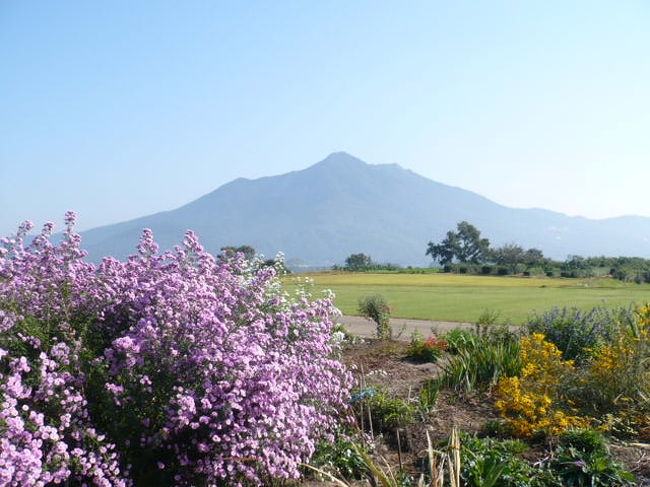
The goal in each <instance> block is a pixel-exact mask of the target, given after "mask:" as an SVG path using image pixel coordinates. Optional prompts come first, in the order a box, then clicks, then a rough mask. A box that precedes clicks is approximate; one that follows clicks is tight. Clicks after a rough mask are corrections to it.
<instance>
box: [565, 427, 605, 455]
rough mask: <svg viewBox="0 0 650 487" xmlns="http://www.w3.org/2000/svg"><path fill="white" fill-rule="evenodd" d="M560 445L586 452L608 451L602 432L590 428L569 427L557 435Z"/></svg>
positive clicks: (603, 452) (602, 452)
mask: <svg viewBox="0 0 650 487" xmlns="http://www.w3.org/2000/svg"><path fill="white" fill-rule="evenodd" d="M558 439H559V442H560V446H562V447H564V448H575V449H577V450H580V451H583V452H585V453H588V454H597V453H600V454H605V453H607V452H608V449H607V442H606V441H605V437H604V436H603V435H602V433H600V432H598V431H596V430H592V429H588V428H586V429H571V430H567V431H565V432H564V433H562V434H561V435H560V436H559V437H558Z"/></svg>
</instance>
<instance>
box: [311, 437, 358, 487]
mask: <svg viewBox="0 0 650 487" xmlns="http://www.w3.org/2000/svg"><path fill="white" fill-rule="evenodd" d="M359 442H360V439H359V438H356V437H355V435H352V434H346V433H343V432H341V433H339V434H337V435H336V437H335V438H334V441H320V442H319V443H318V444H317V445H316V451H315V452H314V456H313V457H312V459H311V463H310V464H311V465H312V466H313V467H316V468H318V469H320V470H322V471H324V472H327V473H329V474H331V475H334V476H336V477H340V478H345V479H348V480H360V479H362V478H363V477H364V476H366V475H367V474H368V467H367V465H366V462H365V461H364V459H363V457H362V456H361V455H360V452H359V449H358V448H357V447H356V444H357V443H359Z"/></svg>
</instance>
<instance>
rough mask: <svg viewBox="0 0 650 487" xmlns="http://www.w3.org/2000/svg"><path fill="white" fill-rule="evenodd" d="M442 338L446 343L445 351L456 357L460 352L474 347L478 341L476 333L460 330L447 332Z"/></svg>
mask: <svg viewBox="0 0 650 487" xmlns="http://www.w3.org/2000/svg"><path fill="white" fill-rule="evenodd" d="M443 338H444V339H445V341H446V342H447V351H448V352H449V353H451V354H453V355H457V354H458V353H460V351H461V350H464V349H467V348H473V347H475V346H476V341H477V340H478V337H477V335H476V333H474V332H472V331H470V330H461V329H456V330H451V331H448V332H447V333H445V334H444V335H443Z"/></svg>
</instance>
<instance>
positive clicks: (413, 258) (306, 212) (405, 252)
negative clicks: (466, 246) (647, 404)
mask: <svg viewBox="0 0 650 487" xmlns="http://www.w3.org/2000/svg"><path fill="white" fill-rule="evenodd" d="M461 220H467V221H469V222H471V223H473V224H475V225H476V226H478V227H479V229H480V230H481V231H482V232H483V233H484V234H485V235H486V236H487V237H489V238H490V239H491V240H492V241H493V242H495V243H497V244H499V243H504V242H510V241H515V242H518V243H520V244H522V245H525V246H535V247H539V248H542V249H543V250H544V252H545V253H546V254H547V255H550V256H553V257H557V258H564V257H566V255H567V254H570V253H575V254H583V255H596V254H598V255H600V254H605V255H640V256H650V218H643V217H621V218H612V219H605V220H590V219H586V218H580V217H568V216H566V215H562V214H560V213H555V212H551V211H547V210H539V209H513V208H507V207H504V206H501V205H498V204H496V203H494V202H492V201H490V200H488V199H486V198H484V197H482V196H480V195H477V194H475V193H472V192H470V191H466V190H463V189H460V188H454V187H451V186H447V185H444V184H440V183H437V182H434V181H431V180H429V179H426V178H424V177H422V176H419V175H417V174H415V173H413V172H411V171H408V170H405V169H403V168H401V167H400V166H398V165H368V164H366V163H364V162H362V161H360V160H359V159H356V158H354V157H352V156H350V155H348V154H346V153H341V152H339V153H334V154H331V155H330V156H328V157H327V158H326V159H325V160H323V161H321V162H319V163H317V164H315V165H313V166H311V167H309V168H307V169H305V170H302V171H296V172H291V173H288V174H283V175H280V176H273V177H266V178H260V179H256V180H248V179H237V180H235V181H232V182H230V183H228V184H225V185H223V186H221V187H220V188H218V189H217V190H215V191H213V192H212V193H209V194H207V195H205V196H203V197H201V198H199V199H198V200H196V201H193V202H191V203H189V204H187V205H185V206H182V207H180V208H178V209H176V210H173V211H168V212H163V213H157V214H154V215H150V216H146V217H142V218H139V219H136V220H132V221H128V222H124V223H119V224H115V225H109V226H105V227H101V228H96V229H93V230H89V231H87V232H84V234H83V237H84V246H85V247H86V248H87V249H88V250H89V251H90V252H91V256H92V257H94V258H97V257H99V256H103V255H116V256H120V257H123V256H125V255H127V254H130V253H133V251H134V250H133V249H134V248H135V245H136V243H137V239H138V236H139V234H140V232H141V231H142V229H143V228H152V229H153V231H154V234H155V236H156V239H157V241H158V242H159V243H160V244H161V247H163V248H169V247H171V246H173V245H175V244H177V243H179V242H180V241H181V239H182V235H183V233H184V231H185V230H186V229H188V228H191V229H193V230H195V231H196V232H197V233H198V234H199V236H200V238H201V241H202V242H203V243H204V245H205V246H206V247H207V248H208V249H209V250H211V251H218V249H219V248H220V247H222V246H224V245H240V244H249V245H252V246H253V247H255V248H256V249H258V250H259V251H261V252H263V253H264V254H265V255H267V256H272V255H275V253H276V252H277V251H283V252H284V253H285V254H286V256H287V258H300V259H302V260H304V261H305V262H308V263H310V264H316V265H318V264H330V263H336V262H338V263H340V262H342V261H343V259H344V258H345V257H346V256H347V255H349V254H350V253H353V252H366V253H370V254H371V255H372V256H373V258H374V259H375V260H379V261H391V262H397V263H402V264H422V263H425V262H427V259H426V258H425V256H424V250H425V247H426V243H427V242H428V241H429V240H431V239H434V240H438V239H440V238H442V236H443V235H444V233H445V232H446V231H447V230H449V229H451V228H453V227H454V226H455V224H456V222H458V221H461Z"/></svg>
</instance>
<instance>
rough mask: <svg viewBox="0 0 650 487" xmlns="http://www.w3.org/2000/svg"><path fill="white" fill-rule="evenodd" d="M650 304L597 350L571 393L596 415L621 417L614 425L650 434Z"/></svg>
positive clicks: (579, 374)
mask: <svg viewBox="0 0 650 487" xmlns="http://www.w3.org/2000/svg"><path fill="white" fill-rule="evenodd" d="M649 333H650V307H645V308H643V309H642V310H640V311H639V314H638V321H637V323H635V324H634V325H633V326H630V327H629V328H628V329H627V330H622V331H621V333H619V335H618V336H617V337H616V339H615V340H613V341H612V342H610V343H608V344H606V345H604V346H602V347H600V348H599V349H598V350H596V351H595V352H594V357H593V359H592V360H591V362H589V363H588V364H586V365H585V366H584V367H583V368H582V369H581V370H580V371H579V373H578V374H577V377H576V380H575V381H574V383H573V384H572V388H571V392H570V393H571V394H572V395H573V396H575V398H576V401H577V403H578V405H579V406H580V407H581V408H582V409H584V410H586V411H588V412H589V413H590V414H592V415H594V416H598V417H601V416H603V415H605V414H607V413H612V414H614V415H615V416H618V418H617V419H615V420H614V421H613V422H612V421H611V419H612V418H610V419H608V420H607V421H605V424H603V426H604V427H605V425H606V423H607V422H611V423H612V426H614V425H617V427H618V428H619V429H620V427H621V426H623V425H627V427H628V428H631V429H633V430H636V431H638V432H641V431H642V430H646V431H647V432H649V433H650V429H648V428H650V336H649Z"/></svg>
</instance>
